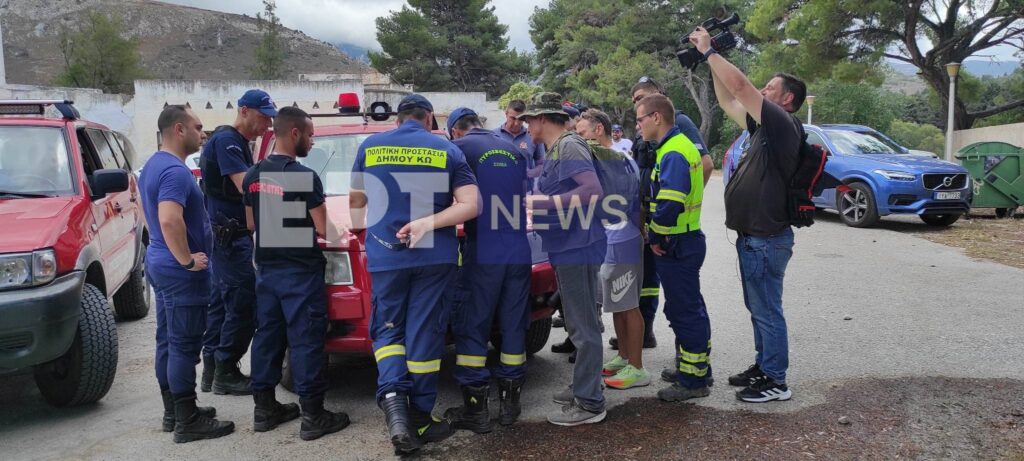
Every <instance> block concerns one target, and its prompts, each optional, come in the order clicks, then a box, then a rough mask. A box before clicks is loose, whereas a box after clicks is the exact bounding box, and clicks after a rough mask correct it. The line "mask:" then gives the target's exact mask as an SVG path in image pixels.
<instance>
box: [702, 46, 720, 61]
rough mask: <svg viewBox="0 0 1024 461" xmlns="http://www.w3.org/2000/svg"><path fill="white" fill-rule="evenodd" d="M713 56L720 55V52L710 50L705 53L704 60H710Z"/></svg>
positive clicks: (712, 48)
mask: <svg viewBox="0 0 1024 461" xmlns="http://www.w3.org/2000/svg"><path fill="white" fill-rule="evenodd" d="M713 54H718V51H715V48H714V47H711V48H708V50H707V51H706V52H705V53H704V59H708V58H710V57H711V55H713Z"/></svg>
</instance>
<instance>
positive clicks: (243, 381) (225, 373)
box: [213, 362, 252, 395]
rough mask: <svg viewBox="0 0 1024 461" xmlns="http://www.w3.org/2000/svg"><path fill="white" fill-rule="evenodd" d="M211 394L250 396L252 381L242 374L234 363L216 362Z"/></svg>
mask: <svg viewBox="0 0 1024 461" xmlns="http://www.w3.org/2000/svg"><path fill="white" fill-rule="evenodd" d="M213 393H214V394H217V395H250V394H252V380H250V379H249V377H248V376H245V375H243V374H242V370H239V369H238V363H235V362H217V370H216V371H215V372H214V374H213Z"/></svg>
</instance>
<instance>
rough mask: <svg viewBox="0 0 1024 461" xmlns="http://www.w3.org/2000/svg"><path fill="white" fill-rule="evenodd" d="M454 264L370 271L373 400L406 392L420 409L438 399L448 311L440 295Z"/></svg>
mask: <svg viewBox="0 0 1024 461" xmlns="http://www.w3.org/2000/svg"><path fill="white" fill-rule="evenodd" d="M455 274H456V266H455V265H454V264H435V265H430V266H421V267H413V268H408V269H397V270H391V271H379V272H372V273H371V274H370V277H371V281H372V284H373V296H372V298H373V313H372V316H371V319H370V337H371V338H372V339H373V354H374V358H375V359H376V360H377V372H378V376H377V401H380V400H382V399H383V398H384V397H385V396H386V395H387V394H389V393H392V392H400V393H404V394H406V395H408V396H409V402H410V404H411V405H412V406H413V407H415V408H416V409H417V410H419V411H423V412H430V411H432V410H433V409H434V403H435V402H436V401H437V375H438V372H440V371H441V356H442V355H443V354H444V345H445V344H444V338H445V333H446V332H447V330H448V320H449V314H450V309H449V305H448V303H447V302H446V300H447V299H450V298H447V297H445V296H444V293H445V291H447V290H449V289H451V288H452V286H451V285H452V283H453V281H454V277H455Z"/></svg>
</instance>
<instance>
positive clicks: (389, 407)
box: [380, 392, 423, 455]
mask: <svg viewBox="0 0 1024 461" xmlns="http://www.w3.org/2000/svg"><path fill="white" fill-rule="evenodd" d="M380 409H381V410H384V419H385V420H387V424H388V435H389V436H391V444H392V445H394V446H395V454H396V455H407V454H409V453H412V452H414V451H416V450H419V449H420V448H422V447H423V442H420V439H419V438H417V437H416V436H415V433H414V432H413V427H412V423H411V422H410V421H409V399H408V398H406V396H405V395H404V394H398V393H395V392H391V393H388V394H386V395H385V396H384V399H383V400H381V401H380Z"/></svg>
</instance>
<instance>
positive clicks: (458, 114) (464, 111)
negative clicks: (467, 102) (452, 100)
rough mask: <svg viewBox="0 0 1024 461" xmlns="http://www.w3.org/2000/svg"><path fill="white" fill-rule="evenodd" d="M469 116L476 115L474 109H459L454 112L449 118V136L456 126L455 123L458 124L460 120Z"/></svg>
mask: <svg viewBox="0 0 1024 461" xmlns="http://www.w3.org/2000/svg"><path fill="white" fill-rule="evenodd" d="M467 115H473V116H475V115H476V112H473V109H470V108H468V107H459V108H456V109H455V110H453V111H452V113H451V115H449V116H448V134H451V132H452V128H453V127H454V126H455V122H458V121H459V119H460V118H462V117H465V116H467Z"/></svg>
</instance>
